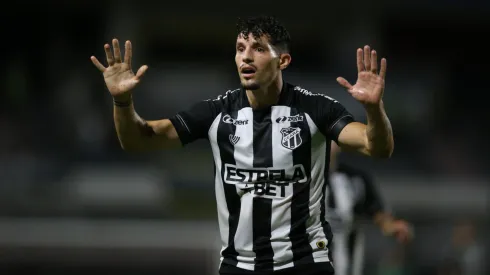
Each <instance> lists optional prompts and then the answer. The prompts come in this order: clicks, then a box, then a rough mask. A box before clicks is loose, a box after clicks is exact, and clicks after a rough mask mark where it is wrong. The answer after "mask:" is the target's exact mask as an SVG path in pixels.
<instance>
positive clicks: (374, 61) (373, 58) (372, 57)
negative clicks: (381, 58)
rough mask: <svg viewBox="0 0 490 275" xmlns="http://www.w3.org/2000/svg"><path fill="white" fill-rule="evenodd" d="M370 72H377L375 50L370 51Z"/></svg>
mask: <svg viewBox="0 0 490 275" xmlns="http://www.w3.org/2000/svg"><path fill="white" fill-rule="evenodd" d="M371 72H373V73H375V74H376V73H378V55H377V53H376V51H375V50H372V51H371Z"/></svg>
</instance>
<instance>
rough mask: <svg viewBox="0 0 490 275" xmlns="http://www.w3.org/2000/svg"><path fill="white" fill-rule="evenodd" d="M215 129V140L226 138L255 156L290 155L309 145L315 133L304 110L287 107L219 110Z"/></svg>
mask: <svg viewBox="0 0 490 275" xmlns="http://www.w3.org/2000/svg"><path fill="white" fill-rule="evenodd" d="M217 131H218V132H217V137H218V138H219V140H221V141H223V140H225V139H226V140H227V142H229V143H230V144H231V145H232V146H233V149H234V150H238V151H239V152H243V153H247V152H248V153H249V154H256V155H257V154H259V155H260V154H261V153H271V152H272V153H274V154H291V153H293V152H294V151H296V150H300V149H301V148H304V147H309V148H311V145H312V141H314V140H315V136H316V135H317V134H318V129H317V127H316V125H314V122H313V121H312V120H311V118H310V116H309V115H308V113H306V112H302V111H300V110H297V109H295V108H291V107H287V106H273V107H271V108H269V109H266V110H260V111H256V110H253V109H252V108H243V109H240V110H237V111H230V112H223V113H222V114H221V118H220V120H219V121H218V122H217ZM219 140H218V141H219Z"/></svg>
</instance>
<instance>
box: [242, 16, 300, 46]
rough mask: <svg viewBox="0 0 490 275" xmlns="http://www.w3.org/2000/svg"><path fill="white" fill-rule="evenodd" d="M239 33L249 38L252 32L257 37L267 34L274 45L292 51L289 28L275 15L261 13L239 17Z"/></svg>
mask: <svg viewBox="0 0 490 275" xmlns="http://www.w3.org/2000/svg"><path fill="white" fill-rule="evenodd" d="M236 27H237V31H238V35H240V34H241V35H242V36H243V37H244V38H245V39H248V35H249V34H250V33H251V34H252V35H253V36H254V38H255V39H257V38H259V37H261V36H262V35H266V36H267V37H268V38H269V40H270V43H271V45H272V46H274V47H276V48H277V49H279V50H280V51H281V52H287V53H289V51H290V47H291V45H290V43H291V37H290V35H289V32H288V31H287V29H286V28H285V27H284V26H283V25H282V24H281V23H280V22H279V21H278V20H277V19H276V18H275V17H273V16H267V15H259V16H252V17H248V18H245V19H243V18H238V22H237V25H236Z"/></svg>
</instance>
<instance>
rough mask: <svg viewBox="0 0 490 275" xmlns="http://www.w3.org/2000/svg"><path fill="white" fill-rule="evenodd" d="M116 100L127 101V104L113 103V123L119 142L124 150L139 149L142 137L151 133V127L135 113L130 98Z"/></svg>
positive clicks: (142, 142)
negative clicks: (118, 104)
mask: <svg viewBox="0 0 490 275" xmlns="http://www.w3.org/2000/svg"><path fill="white" fill-rule="evenodd" d="M116 100H117V101H119V102H124V103H126V102H129V106H117V104H114V124H115V127H116V132H117V136H118V138H119V143H120V144H121V147H122V148H123V149H124V150H128V151H134V150H140V149H141V147H142V145H143V144H144V139H145V138H148V137H150V136H151V135H152V132H153V129H152V128H151V127H149V126H148V124H147V123H146V121H145V120H144V119H142V118H141V117H140V116H139V115H138V114H137V113H136V111H135V109H134V105H133V102H132V100H131V99H130V98H126V99H116Z"/></svg>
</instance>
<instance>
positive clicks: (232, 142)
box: [228, 134, 240, 145]
mask: <svg viewBox="0 0 490 275" xmlns="http://www.w3.org/2000/svg"><path fill="white" fill-rule="evenodd" d="M228 138H229V139H230V142H231V144H233V145H235V144H237V142H238V141H239V140H240V137H239V136H234V135H231V134H230V135H229V136H228Z"/></svg>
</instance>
